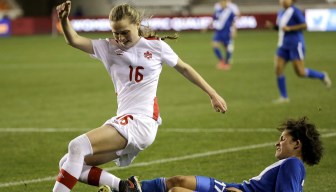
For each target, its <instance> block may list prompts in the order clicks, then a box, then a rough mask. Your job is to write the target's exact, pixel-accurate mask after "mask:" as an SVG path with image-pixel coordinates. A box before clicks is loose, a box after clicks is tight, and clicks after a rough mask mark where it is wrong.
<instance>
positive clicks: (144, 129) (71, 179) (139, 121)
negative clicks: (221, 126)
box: [53, 1, 227, 192]
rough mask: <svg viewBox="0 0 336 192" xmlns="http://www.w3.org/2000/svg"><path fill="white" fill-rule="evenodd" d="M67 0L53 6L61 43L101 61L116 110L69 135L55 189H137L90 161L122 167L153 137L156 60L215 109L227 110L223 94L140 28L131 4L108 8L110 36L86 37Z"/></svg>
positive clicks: (130, 181) (156, 114)
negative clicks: (89, 127)
mask: <svg viewBox="0 0 336 192" xmlns="http://www.w3.org/2000/svg"><path fill="white" fill-rule="evenodd" d="M70 8H71V2H70V1H66V2H64V3H63V4H61V5H59V6H58V7H57V11H58V17H59V19H60V22H61V26H62V29H63V33H64V37H65V40H66V42H67V43H68V44H69V45H71V46H73V47H74V48H77V49H79V50H82V51H84V52H86V53H89V54H90V55H91V56H92V57H94V58H96V59H99V60H100V61H102V63H103V64H104V66H105V68H106V70H107V71H108V73H109V75H110V76H111V79H112V81H113V84H114V87H115V92H116V94H117V101H118V110H117V115H116V116H115V117H113V118H111V119H109V120H107V121H106V123H105V124H104V125H102V126H101V127H99V128H96V129H93V130H91V131H89V132H87V133H85V134H83V135H80V136H78V137H77V138H75V139H73V140H72V141H71V142H70V143H69V146H68V153H67V154H66V155H65V156H64V157H63V158H62V159H61V161H60V173H59V176H58V177H57V181H56V183H55V185H54V188H53V191H54V192H55V191H56V192H68V191H70V190H71V189H72V188H73V187H74V185H75V184H76V182H77V181H78V180H79V181H81V182H84V183H87V184H91V185H95V186H99V185H108V186H110V187H111V188H112V189H113V190H116V191H121V192H124V191H141V188H140V186H139V185H138V183H137V179H136V177H130V178H129V179H128V180H120V179H119V178H118V177H116V176H114V175H112V174H110V173H108V172H106V171H104V170H102V169H100V168H97V167H95V166H97V165H101V164H104V163H107V162H110V161H112V160H114V161H116V163H117V165H118V166H127V165H129V164H130V163H131V162H132V161H133V159H134V158H135V157H136V156H137V154H138V153H139V152H140V151H142V150H144V149H145V148H147V147H148V146H149V145H151V144H152V143H153V141H154V139H155V136H156V132H157V128H158V126H159V124H160V121H161V118H160V115H159V108H158V103H157V98H156V90H157V85H158V81H159V75H160V73H161V70H162V64H163V63H166V64H167V65H169V66H171V67H174V68H175V69H176V70H177V71H178V72H180V73H181V74H182V75H184V76H185V77H186V78H187V79H188V80H190V81H191V82H192V83H194V84H196V85H197V86H199V87H200V88H201V89H202V90H203V91H205V92H206V93H207V94H208V95H209V97H210V100H211V103H212V105H213V107H214V108H215V110H216V111H217V112H222V113H224V112H225V111H226V110H227V107H226V103H225V101H224V99H223V98H222V97H221V96H220V95H218V94H217V93H216V91H215V90H214V89H213V88H212V87H211V86H210V85H209V84H208V83H207V82H206V81H205V80H204V79H203V78H202V77H201V76H200V75H199V74H198V73H197V72H196V71H195V70H194V69H193V68H192V67H191V66H190V65H188V64H186V63H185V62H183V61H182V60H181V59H180V58H179V57H178V56H177V55H176V53H174V51H173V50H172V49H171V48H170V46H169V45H168V44H167V43H165V42H163V41H162V40H161V39H159V38H157V37H156V36H155V35H153V32H151V31H149V32H151V33H147V34H145V32H144V31H143V30H142V29H141V28H140V22H141V15H140V13H139V12H138V11H137V10H135V9H134V8H132V7H131V6H129V5H127V4H124V5H118V6H116V7H114V8H113V9H112V10H111V12H110V15H109V20H110V24H111V28H112V33H113V37H114V38H111V39H95V40H91V39H88V38H86V37H83V36H80V35H78V34H77V33H76V32H75V31H74V29H73V28H72V27H71V24H70V21H69V19H68V16H69V13H70Z"/></svg>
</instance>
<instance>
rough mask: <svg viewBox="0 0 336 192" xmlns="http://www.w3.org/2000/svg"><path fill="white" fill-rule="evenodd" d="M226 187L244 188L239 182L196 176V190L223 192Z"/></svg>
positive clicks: (198, 191) (199, 191)
mask: <svg viewBox="0 0 336 192" xmlns="http://www.w3.org/2000/svg"><path fill="white" fill-rule="evenodd" d="M227 187H235V188H237V189H240V190H242V191H243V190H244V189H243V188H242V186H241V185H240V184H236V183H225V182H223V181H219V180H216V179H214V178H211V177H203V176H196V192H218V191H223V192H225V191H226V188H227Z"/></svg>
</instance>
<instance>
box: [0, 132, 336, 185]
mask: <svg viewBox="0 0 336 192" xmlns="http://www.w3.org/2000/svg"><path fill="white" fill-rule="evenodd" d="M335 136H336V133H328V134H323V135H322V137H324V138H329V137H335ZM273 145H274V142H269V143H261V144H255V145H247V146H242V147H233V148H228V149H222V150H216V151H208V152H205V153H195V154H191V155H185V156H180V157H171V158H165V159H158V160H153V161H148V162H139V163H134V164H131V165H130V166H127V167H110V168H106V169H105V170H107V171H113V170H120V169H129V168H132V167H146V166H151V165H155V164H162V163H170V162H175V161H182V160H188V159H196V158H201V157H208V156H212V155H219V154H225V153H231V152H237V151H243V150H250V149H258V148H264V147H271V146H273ZM55 179H56V176H49V177H44V178H38V179H32V180H23V181H14V182H7V183H0V188H4V187H12V186H18V185H26V184H32V183H41V182H45V181H52V180H55Z"/></svg>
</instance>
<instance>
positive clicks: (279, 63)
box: [275, 56, 287, 77]
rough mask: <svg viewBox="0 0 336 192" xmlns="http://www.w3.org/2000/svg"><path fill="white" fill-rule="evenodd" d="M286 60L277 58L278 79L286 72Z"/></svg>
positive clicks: (276, 71)
mask: <svg viewBox="0 0 336 192" xmlns="http://www.w3.org/2000/svg"><path fill="white" fill-rule="evenodd" d="M286 63H287V62H286V60H284V59H283V58H282V57H278V56H277V57H276V58H275V74H276V76H277V77H279V76H282V75H283V74H284V70H285V67H286Z"/></svg>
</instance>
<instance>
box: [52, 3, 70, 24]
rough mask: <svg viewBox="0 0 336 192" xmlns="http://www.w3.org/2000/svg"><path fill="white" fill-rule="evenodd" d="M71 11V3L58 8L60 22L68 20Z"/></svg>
mask: <svg viewBox="0 0 336 192" xmlns="http://www.w3.org/2000/svg"><path fill="white" fill-rule="evenodd" d="M70 10H71V1H66V2H64V3H62V4H60V5H58V6H57V7H56V11H57V15H58V18H59V19H60V20H63V19H66V18H68V16H69V14H70Z"/></svg>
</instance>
